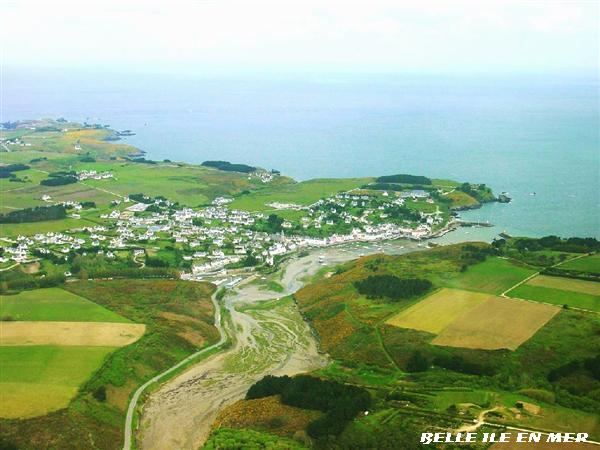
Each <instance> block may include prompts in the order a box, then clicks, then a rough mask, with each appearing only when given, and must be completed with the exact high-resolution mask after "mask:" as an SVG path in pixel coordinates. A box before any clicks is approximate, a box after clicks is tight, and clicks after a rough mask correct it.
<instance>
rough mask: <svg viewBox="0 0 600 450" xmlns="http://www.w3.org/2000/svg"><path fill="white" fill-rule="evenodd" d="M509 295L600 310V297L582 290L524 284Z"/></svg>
mask: <svg viewBox="0 0 600 450" xmlns="http://www.w3.org/2000/svg"><path fill="white" fill-rule="evenodd" d="M507 295H509V296H511V297H516V298H523V299H526V300H535V301H540V302H546V303H552V304H554V305H561V306H562V305H569V306H571V307H573V308H581V309H587V310H590V311H596V312H600V297H598V296H596V295H591V294H584V293H581V292H573V291H563V290H560V289H553V288H547V287H543V286H531V285H528V284H522V285H521V286H519V287H517V288H516V289H513V290H512V291H510V292H509V293H508V294H507Z"/></svg>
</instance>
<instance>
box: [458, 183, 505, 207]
mask: <svg viewBox="0 0 600 450" xmlns="http://www.w3.org/2000/svg"><path fill="white" fill-rule="evenodd" d="M456 189H457V190H459V191H461V192H464V193H465V194H467V195H469V196H471V197H473V198H474V199H475V200H477V201H478V202H480V203H486V202H491V201H494V200H496V198H495V197H494V194H493V193H492V190H491V189H490V188H489V187H487V186H486V185H485V184H471V183H463V184H461V185H460V186H458V187H457V188H456Z"/></svg>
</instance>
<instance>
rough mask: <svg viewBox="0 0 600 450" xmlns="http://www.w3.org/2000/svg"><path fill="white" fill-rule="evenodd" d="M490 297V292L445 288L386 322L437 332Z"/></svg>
mask: <svg viewBox="0 0 600 450" xmlns="http://www.w3.org/2000/svg"><path fill="white" fill-rule="evenodd" d="M488 298H490V296H489V295H488V294H480V293H477V292H469V291H462V290H458V289H447V288H443V289H440V290H439V291H437V292H435V293H433V294H431V295H430V296H428V297H427V298H426V299H424V300H422V301H420V302H419V303H417V304H415V305H413V306H411V307H410V308H408V309H406V310H404V311H401V312H400V313H398V314H397V315H395V316H393V317H392V318H391V319H389V320H388V321H387V322H386V323H388V324H390V325H394V326H396V327H400V328H411V329H413V330H421V331H427V332H429V333H434V334H437V333H439V332H441V331H442V330H443V329H444V328H446V327H447V326H448V325H450V323H452V322H453V321H454V320H456V319H457V318H458V317H460V316H461V315H462V314H464V313H466V312H467V311H470V310H471V309H473V308H475V307H476V306H477V305H480V304H481V303H484V302H485V301H486V300H487V299H488Z"/></svg>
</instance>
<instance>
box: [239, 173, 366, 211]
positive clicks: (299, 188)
mask: <svg viewBox="0 0 600 450" xmlns="http://www.w3.org/2000/svg"><path fill="white" fill-rule="evenodd" d="M371 181H373V179H372V178H319V179H314V180H308V181H302V182H300V183H293V184H285V185H281V186H275V187H269V188H267V189H264V190H262V191H259V192H253V193H250V194H245V195H242V196H240V197H238V198H236V199H235V201H234V202H233V203H232V204H231V207H232V208H235V209H241V210H246V211H266V210H270V209H273V208H272V207H269V206H267V204H268V203H273V202H280V203H295V204H298V205H310V204H312V203H314V202H316V201H317V200H319V199H321V198H324V197H329V196H331V195H335V194H337V193H338V192H343V191H349V190H351V189H355V188H358V187H360V186H362V185H364V184H366V183H369V182H371Z"/></svg>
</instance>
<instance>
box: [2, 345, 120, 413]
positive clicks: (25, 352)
mask: <svg viewBox="0 0 600 450" xmlns="http://www.w3.org/2000/svg"><path fill="white" fill-rule="evenodd" d="M114 350H115V349H114V348H112V347H62V346H60V347H58V346H23V347H21V346H10V347H3V346H0V367H2V370H0V398H1V399H2V408H1V409H0V411H1V412H0V417H4V418H16V417H19V418H25V417H32V416H36V415H42V414H46V413H48V412H50V411H54V410H57V409H60V408H64V407H66V406H67V405H68V404H69V401H70V400H71V398H72V397H73V396H74V395H75V394H76V393H77V390H78V389H79V386H80V385H81V384H82V383H83V382H84V381H86V380H87V379H88V378H89V376H90V375H91V374H92V373H93V372H94V371H96V370H97V369H98V368H99V367H100V365H101V364H102V362H103V361H104V359H105V358H106V356H107V355H108V354H109V353H110V352H112V351H114Z"/></svg>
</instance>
